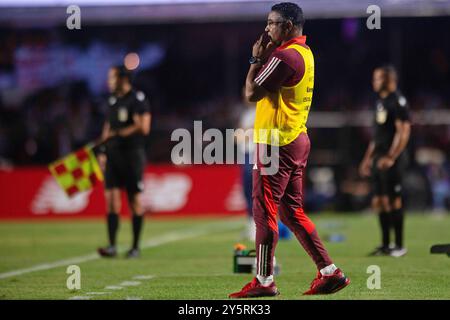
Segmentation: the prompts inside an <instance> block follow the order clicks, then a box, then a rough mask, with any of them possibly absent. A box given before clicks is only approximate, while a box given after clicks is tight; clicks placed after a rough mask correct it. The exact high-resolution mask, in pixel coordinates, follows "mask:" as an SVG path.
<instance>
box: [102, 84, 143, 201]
mask: <svg viewBox="0 0 450 320" xmlns="http://www.w3.org/2000/svg"><path fill="white" fill-rule="evenodd" d="M108 102H109V110H108V115H107V121H108V122H109V124H110V130H112V131H117V130H119V129H122V128H125V127H128V126H130V125H132V124H133V116H134V115H135V114H139V115H142V114H144V113H146V112H151V110H150V104H149V103H148V100H147V99H146V97H145V95H144V93H142V92H140V91H134V90H131V91H130V92H128V93H127V94H126V95H124V96H123V97H116V96H111V97H110V98H109V101H108ZM106 155H107V162H106V170H105V187H106V189H113V188H124V189H125V190H126V191H127V193H128V195H134V194H136V193H139V192H142V191H143V189H144V184H143V181H142V178H143V173H144V167H145V139H144V136H143V135H142V134H141V133H135V134H133V135H131V136H128V137H120V136H114V137H112V138H111V139H109V140H108V141H107V143H106Z"/></svg>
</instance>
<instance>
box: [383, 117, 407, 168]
mask: <svg viewBox="0 0 450 320" xmlns="http://www.w3.org/2000/svg"><path fill="white" fill-rule="evenodd" d="M410 135H411V123H410V122H409V121H402V120H399V119H397V120H395V135H394V139H393V141H392V145H391V148H390V149H389V152H388V157H390V158H391V159H392V160H394V161H395V160H396V159H397V158H398V157H399V156H400V154H401V153H402V152H403V150H405V148H406V146H407V144H408V141H409V136H410Z"/></svg>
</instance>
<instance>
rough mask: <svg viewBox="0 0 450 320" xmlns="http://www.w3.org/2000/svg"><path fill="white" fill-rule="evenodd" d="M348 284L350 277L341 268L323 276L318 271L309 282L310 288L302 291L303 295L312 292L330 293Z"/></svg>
mask: <svg viewBox="0 0 450 320" xmlns="http://www.w3.org/2000/svg"><path fill="white" fill-rule="evenodd" d="M349 284H350V279H349V278H347V277H346V276H345V275H344V273H342V271H341V269H336V271H334V273H333V274H332V275H329V276H323V275H322V274H321V273H320V272H319V273H318V274H317V277H316V278H315V279H314V280H313V281H312V282H311V288H310V289H309V290H308V291H306V292H304V293H303V294H304V295H313V294H330V293H335V292H338V291H339V290H341V289H343V288H345V287H346V286H348V285H349Z"/></svg>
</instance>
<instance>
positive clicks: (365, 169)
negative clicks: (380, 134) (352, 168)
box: [359, 141, 375, 177]
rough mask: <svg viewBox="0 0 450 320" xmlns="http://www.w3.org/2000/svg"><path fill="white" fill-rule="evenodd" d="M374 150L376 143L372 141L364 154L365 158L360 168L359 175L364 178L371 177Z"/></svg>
mask: <svg viewBox="0 0 450 320" xmlns="http://www.w3.org/2000/svg"><path fill="white" fill-rule="evenodd" d="M374 150H375V142H374V141H370V143H369V146H368V147H367V150H366V153H365V154H364V158H363V160H362V161H361V165H360V166H359V174H360V175H361V176H363V177H368V176H370V165H371V162H372V160H373V152H374Z"/></svg>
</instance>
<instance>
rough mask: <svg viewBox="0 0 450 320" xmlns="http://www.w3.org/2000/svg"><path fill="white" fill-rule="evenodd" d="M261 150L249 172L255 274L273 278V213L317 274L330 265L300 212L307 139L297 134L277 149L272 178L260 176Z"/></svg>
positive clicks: (275, 231) (275, 225) (275, 229)
mask: <svg viewBox="0 0 450 320" xmlns="http://www.w3.org/2000/svg"><path fill="white" fill-rule="evenodd" d="M264 147H265V146H263V145H258V147H257V150H256V163H257V166H256V167H254V170H253V217H254V219H255V224H256V252H257V274H259V275H261V276H269V275H272V274H273V257H274V252H275V247H276V245H277V242H278V223H277V213H278V214H279V215H280V219H281V221H282V222H283V223H284V224H285V225H286V226H287V227H288V228H289V229H290V230H291V231H292V232H293V233H294V234H295V236H296V237H297V239H298V241H299V242H300V243H301V245H302V246H303V248H304V249H305V250H306V252H307V253H308V254H309V255H310V256H311V258H312V259H313V261H314V262H315V264H316V266H317V268H318V269H319V270H320V269H322V268H324V267H326V266H328V265H330V264H332V261H331V259H330V257H329V256H328V253H327V251H326V249H325V248H324V246H323V244H322V241H321V240H320V238H319V236H318V234H317V231H316V228H315V226H314V224H313V223H312V221H311V220H310V219H309V218H308V217H307V216H306V214H305V213H304V211H303V185H302V182H303V174H304V171H305V167H306V163H307V159H308V155H309V150H310V141H309V138H308V135H307V134H306V133H301V134H300V135H299V136H298V137H297V138H296V139H295V140H294V141H293V142H291V143H290V144H288V145H285V146H282V147H279V149H278V150H277V152H276V156H277V157H278V160H279V164H278V166H279V167H278V171H277V172H276V173H275V174H271V175H264V174H263V173H264V170H266V168H267V166H268V165H267V164H266V165H263V164H262V162H264V161H262V162H261V161H260V154H261V150H262V149H261V148H264ZM269 148H270V146H269ZM273 156H274V154H272V157H273ZM266 172H267V170H266Z"/></svg>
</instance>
